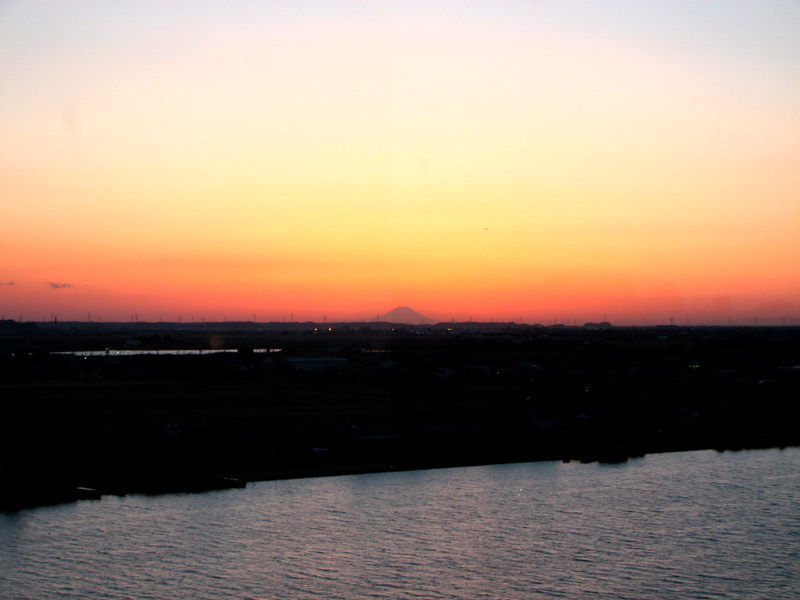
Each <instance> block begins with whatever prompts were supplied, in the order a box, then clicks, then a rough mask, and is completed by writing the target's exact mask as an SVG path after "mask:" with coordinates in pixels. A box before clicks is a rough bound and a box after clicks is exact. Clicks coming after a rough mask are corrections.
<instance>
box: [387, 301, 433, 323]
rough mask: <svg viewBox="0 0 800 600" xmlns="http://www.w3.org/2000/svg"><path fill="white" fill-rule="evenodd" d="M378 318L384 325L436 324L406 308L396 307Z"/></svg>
mask: <svg viewBox="0 0 800 600" xmlns="http://www.w3.org/2000/svg"><path fill="white" fill-rule="evenodd" d="M379 318H380V320H381V321H383V322H384V323H407V324H409V325H420V324H422V325H434V324H436V323H438V321H436V320H435V319H431V318H430V317H426V316H425V315H421V314H419V313H418V312H417V311H415V310H411V309H410V308H408V307H407V306H398V307H397V308H395V309H394V310H390V311H389V312H387V313H386V314H385V315H381V316H380V317H379Z"/></svg>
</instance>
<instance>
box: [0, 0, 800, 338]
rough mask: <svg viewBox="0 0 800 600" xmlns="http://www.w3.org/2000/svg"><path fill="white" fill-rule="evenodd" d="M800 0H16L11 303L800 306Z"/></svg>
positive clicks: (622, 316)
mask: <svg viewBox="0 0 800 600" xmlns="http://www.w3.org/2000/svg"><path fill="white" fill-rule="evenodd" d="M798 31H800V4H798V3H797V2H789V1H785V2H767V3H760V2H725V3H719V2H672V1H670V2H569V1H565V2H556V1H544V2H513V1H510V2H488V1H487V2H383V3H381V2H355V1H354V2H321V1H320V2H304V1H299V2H291V3H283V2H280V3H277V2H276V3H254V2H132V1H131V2H89V1H76V2H55V1H43V0H41V1H40V0H27V1H6V2H3V3H0V140H2V142H1V143H0V209H1V212H0V215H1V216H0V281H2V282H6V283H4V284H3V285H0V310H1V311H2V312H3V313H4V314H5V316H6V318H17V317H18V316H22V317H23V318H24V319H29V320H40V319H42V318H45V317H47V316H48V315H50V314H57V315H58V318H59V320H72V319H75V320H85V319H86V315H87V313H89V312H91V313H92V314H95V315H102V316H103V320H107V321H112V320H119V321H126V320H128V319H129V315H132V314H138V316H139V319H140V320H143V321H157V320H158V319H159V318H163V320H165V321H166V320H174V321H177V320H178V317H179V316H182V317H183V319H184V321H185V320H187V319H188V318H189V316H190V315H192V314H193V315H195V316H197V317H198V318H199V315H203V316H204V317H205V319H206V320H220V321H221V320H222V319H223V317H227V318H228V320H250V319H251V318H252V316H253V314H256V315H257V316H258V320H263V321H268V320H282V319H283V318H285V317H288V316H289V315H290V314H293V315H294V318H295V320H320V319H321V317H322V315H323V314H324V315H327V318H328V320H355V319H367V320H368V319H370V318H373V317H374V316H375V314H377V313H383V312H386V311H388V310H390V309H392V308H394V307H396V306H398V305H407V306H410V307H411V308H413V309H415V310H417V311H419V312H420V313H423V314H426V315H430V316H431V317H434V318H438V319H443V320H449V319H450V318H455V319H456V320H467V319H468V318H470V317H472V318H473V319H474V320H488V319H489V318H492V319H503V320H518V319H519V317H522V318H523V320H526V321H528V322H542V323H547V322H551V321H552V320H553V319H558V320H560V321H561V322H572V321H573V320H575V321H577V322H579V323H580V322H583V321H599V320H604V318H608V320H611V321H613V322H618V323H648V322H656V323H664V322H668V321H669V319H670V318H674V319H675V322H676V323H680V324H682V323H683V322H684V321H685V319H686V315H690V319H691V320H692V321H693V322H707V323H710V322H712V321H713V320H716V321H717V322H719V323H722V322H726V320H727V319H728V318H733V319H735V320H739V319H753V318H754V317H756V316H759V315H760V317H761V318H762V319H766V318H772V319H773V320H774V319H779V318H781V317H798V316H800V36H798V35H797V32H798Z"/></svg>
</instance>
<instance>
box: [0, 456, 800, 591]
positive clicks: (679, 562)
mask: <svg viewBox="0 0 800 600" xmlns="http://www.w3.org/2000/svg"><path fill="white" fill-rule="evenodd" d="M799 476H800V449H787V450H783V451H778V450H763V451H750V452H740V453H724V454H717V453H715V452H691V453H677V454H665V455H651V456H648V457H645V458H644V459H640V460H636V461H632V462H629V463H626V464H623V465H614V466H601V465H597V464H590V465H583V464H575V463H570V464H562V463H556V462H549V463H528V464H514V465H498V466H486V467H471V468H458V469H440V470H431V471H413V472H406V473H382V474H371V475H356V476H346V477H331V478H320V479H299V480H288V481H272V482H260V483H255V484H250V485H248V487H247V488H246V489H244V490H226V491H220V492H210V493H206V494H190V495H169V496H157V497H146V496H129V497H125V498H116V497H106V498H104V499H103V500H101V501H99V502H89V501H86V502H79V503H76V504H71V505H64V506H57V507H49V508H41V509H35V510H27V511H21V512H19V513H17V514H13V515H5V516H2V517H0V584H2V585H0V589H2V590H3V592H2V597H3V598H9V599H10V598H31V597H46V598H87V597H91V598H176V599H183V598H187V599H188V598H193V599H194V598H208V599H212V598H307V597H319V598H518V599H521V598H578V597H581V598H583V597H587V596H590V597H591V596H594V597H599V598H631V599H633V598H659V599H660V598H667V597H670V598H677V597H680V598H733V599H744V598H748V599H749V598H789V597H797V592H798V590H800V560H799V559H800V490H799V489H798V486H797V483H798V477H799Z"/></svg>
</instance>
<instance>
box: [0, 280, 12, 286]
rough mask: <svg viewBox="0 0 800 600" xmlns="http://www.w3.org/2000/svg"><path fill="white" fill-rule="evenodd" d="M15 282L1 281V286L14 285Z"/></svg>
mask: <svg viewBox="0 0 800 600" xmlns="http://www.w3.org/2000/svg"><path fill="white" fill-rule="evenodd" d="M14 283H15V282H14V281H0V285H14Z"/></svg>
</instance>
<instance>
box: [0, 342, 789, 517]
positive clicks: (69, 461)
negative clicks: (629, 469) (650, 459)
mask: <svg viewBox="0 0 800 600" xmlns="http://www.w3.org/2000/svg"><path fill="white" fill-rule="evenodd" d="M246 335H247V336H251V335H252V334H249V333H248V334H246ZM248 339H249V340H250V342H252V344H255V345H250V346H247V345H246V344H244V343H243V342H242V340H241V339H239V340H236V341H237V342H238V343H242V346H243V347H242V349H240V351H238V352H233V353H224V354H214V353H209V354H202V355H191V356H188V355H187V356H182V355H131V356H114V355H111V354H110V353H109V355H104V354H102V355H99V356H89V357H87V356H71V355H63V354H58V355H56V354H50V353H46V352H41V351H40V352H36V353H19V352H15V353H13V354H11V353H6V354H0V374H1V375H2V376H3V378H2V381H1V382H0V482H2V485H0V490H1V491H0V508H2V509H4V510H14V509H17V508H21V507H25V506H34V505H40V504H48V503H57V502H63V501H70V500H75V499H78V498H91V497H97V496H98V495H103V494H128V493H166V492H192V491H202V490H206V489H218V488H220V487H235V486H241V485H244V483H245V482H247V481H254V480H263V479H276V478H288V477H310V476H323V475H338V474H346V473H363V472H373V471H383V470H392V469H395V470H406V469H418V468H434V467H448V466H463V465H475V464H491V463H502V462H527V461H538V460H583V461H592V460H598V461H603V462H619V461H623V460H626V459H627V458H629V457H633V456H640V455H642V454H647V453H654V452H669V451H679V450H698V449H719V450H724V449H730V450H733V449H742V448H765V447H781V446H792V445H800V433H799V432H798V429H797V428H796V426H795V424H796V423H797V422H798V417H799V416H800V408H799V407H798V403H797V401H796V398H797V397H799V396H800V394H798V392H800V377H798V371H800V369H797V368H795V365H796V364H798V363H800V341H799V336H798V333H797V332H796V331H795V330H794V329H793V328H785V329H784V330H766V331H762V330H741V331H740V330H735V329H734V330H723V331H711V332H709V331H707V330H701V329H696V330H695V329H686V330H671V329H669V330H666V333H665V330H660V329H655V328H650V329H644V328H626V329H620V330H608V331H599V332H598V331H594V330H591V331H585V330H581V329H575V330H571V331H570V330H550V331H545V330H542V331H534V330H531V329H530V328H528V329H524V330H510V331H506V332H501V333H498V334H494V335H489V334H487V333H479V334H476V333H462V334H459V335H457V336H455V335H453V334H451V333H441V334H439V335H434V334H430V335H422V336H421V335H416V334H412V333H404V334H402V335H397V334H391V333H375V332H370V334H369V335H365V336H359V335H358V334H357V333H355V332H347V333H343V334H341V335H339V336H333V335H331V336H325V337H320V336H318V335H315V334H308V335H304V334H285V335H284V336H283V337H281V338H280V339H275V337H274V336H263V337H261V338H257V339H256V338H253V339H251V338H248ZM39 341H41V340H39ZM178 342H181V340H178ZM182 342H183V343H184V344H185V342H186V340H183V341H182ZM201 342H202V340H194V343H195V344H200V343H201ZM27 343H28V345H29V346H30V345H31V344H32V343H33V342H31V341H30V340H29V341H28V342H27ZM93 343H95V344H98V343H99V344H102V343H103V340H102V339H100V340H96V341H95V342H93ZM58 345H59V349H60V350H63V347H64V346H65V341H64V340H60V341H59V344H58ZM183 347H187V345H184V346H183ZM252 347H263V348H281V349H282V350H281V352H280V353H274V354H270V355H264V354H256V353H253V352H252V351H248V348H252Z"/></svg>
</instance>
